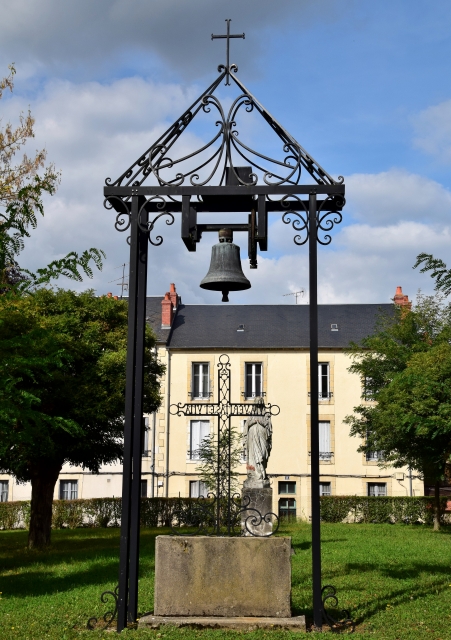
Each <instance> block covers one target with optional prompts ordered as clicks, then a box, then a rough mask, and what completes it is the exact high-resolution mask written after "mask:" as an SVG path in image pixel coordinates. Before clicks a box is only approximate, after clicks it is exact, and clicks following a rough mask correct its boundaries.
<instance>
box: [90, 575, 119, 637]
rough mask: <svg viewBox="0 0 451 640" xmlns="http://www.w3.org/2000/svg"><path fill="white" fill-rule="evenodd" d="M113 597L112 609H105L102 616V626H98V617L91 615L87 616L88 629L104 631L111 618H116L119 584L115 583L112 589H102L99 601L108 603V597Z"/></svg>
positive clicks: (111, 620)
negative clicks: (115, 585) (90, 616)
mask: <svg viewBox="0 0 451 640" xmlns="http://www.w3.org/2000/svg"><path fill="white" fill-rule="evenodd" d="M110 597H111V598H113V601H114V609H113V611H107V612H106V613H105V614H104V615H103V616H102V619H103V622H104V626H102V627H100V628H99V627H98V626H97V623H98V621H99V620H98V618H96V617H92V618H89V620H88V622H87V624H86V627H87V628H88V629H89V630H90V631H105V629H108V627H109V626H110V624H111V623H112V622H113V620H114V619H115V618H116V615H117V606H118V598H119V585H117V587H116V588H115V590H114V591H104V592H103V593H102V595H101V596H100V600H101V602H103V604H108V601H109V598H110Z"/></svg>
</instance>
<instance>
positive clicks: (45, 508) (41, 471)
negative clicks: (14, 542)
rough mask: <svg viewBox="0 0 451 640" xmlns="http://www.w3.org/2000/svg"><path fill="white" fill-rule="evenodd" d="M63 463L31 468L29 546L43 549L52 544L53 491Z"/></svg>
mask: <svg viewBox="0 0 451 640" xmlns="http://www.w3.org/2000/svg"><path fill="white" fill-rule="evenodd" d="M61 467H62V465H60V464H59V465H57V466H55V465H53V466H51V465H47V466H42V467H40V466H39V467H35V468H33V469H32V470H31V514H30V531H29V533H28V548H29V549H35V548H37V549H42V548H43V547H47V546H48V545H49V544H50V534H51V530H52V503H53V491H54V489H55V484H56V481H57V480H58V475H59V472H60V471H61Z"/></svg>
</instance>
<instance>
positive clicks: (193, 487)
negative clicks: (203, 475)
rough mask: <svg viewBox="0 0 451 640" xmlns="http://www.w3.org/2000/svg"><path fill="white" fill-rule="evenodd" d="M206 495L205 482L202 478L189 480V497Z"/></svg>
mask: <svg viewBox="0 0 451 640" xmlns="http://www.w3.org/2000/svg"><path fill="white" fill-rule="evenodd" d="M207 495H208V489H207V485H206V484H205V482H202V480H191V481H190V483H189V497H190V498H206V497H207Z"/></svg>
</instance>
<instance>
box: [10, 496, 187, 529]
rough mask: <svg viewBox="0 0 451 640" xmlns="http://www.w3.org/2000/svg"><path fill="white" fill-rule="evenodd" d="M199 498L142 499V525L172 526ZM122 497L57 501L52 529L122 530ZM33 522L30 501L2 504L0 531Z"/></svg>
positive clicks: (26, 526)
mask: <svg viewBox="0 0 451 640" xmlns="http://www.w3.org/2000/svg"><path fill="white" fill-rule="evenodd" d="M193 502H197V499H195V498H141V526H143V527H158V526H163V525H169V524H170V523H171V522H174V521H176V520H178V519H179V517H180V512H181V510H182V511H183V512H185V513H188V512H189V511H190V505H191V504H192V503H193ZM121 504H122V500H121V498H92V499H90V500H84V499H80V500H54V501H53V514H52V527H53V528H54V529H66V528H69V529H75V528H77V527H119V526H120V523H121ZM29 523H30V502H29V501H28V500H27V501H21V502H0V529H26V528H28V526H29Z"/></svg>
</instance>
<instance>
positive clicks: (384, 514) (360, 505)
mask: <svg viewBox="0 0 451 640" xmlns="http://www.w3.org/2000/svg"><path fill="white" fill-rule="evenodd" d="M440 501H441V505H442V516H441V521H442V523H445V522H447V521H449V514H447V513H445V509H446V506H447V502H448V498H447V497H446V496H443V497H441V498H440ZM320 503H321V519H322V520H323V521H324V522H366V523H376V524H379V523H384V522H389V523H392V524H395V523H397V522H403V523H405V524H432V521H433V517H434V498H433V497H431V496H416V497H412V498H411V497H402V496H395V497H388V496H377V497H375V496H370V497H366V496H322V497H321V499H320Z"/></svg>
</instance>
